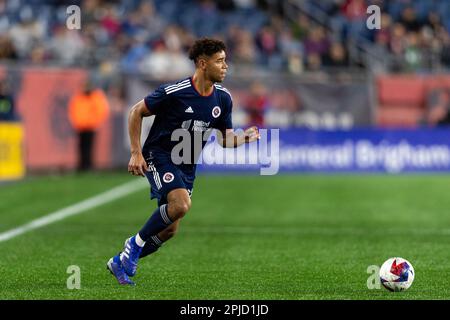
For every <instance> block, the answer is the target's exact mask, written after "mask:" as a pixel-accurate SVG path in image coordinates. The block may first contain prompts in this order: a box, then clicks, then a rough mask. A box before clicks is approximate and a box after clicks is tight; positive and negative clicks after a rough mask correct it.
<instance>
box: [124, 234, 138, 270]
mask: <svg viewBox="0 0 450 320" xmlns="http://www.w3.org/2000/svg"><path fill="white" fill-rule="evenodd" d="M141 251H142V248H141V247H139V246H138V245H137V244H136V240H135V237H132V238H128V239H127V240H125V245H124V248H123V252H122V253H121V254H120V261H121V262H122V266H123V268H124V270H125V272H126V273H127V275H128V276H130V277H133V276H134V275H135V274H136V269H137V263H138V260H139V255H140V254H141Z"/></svg>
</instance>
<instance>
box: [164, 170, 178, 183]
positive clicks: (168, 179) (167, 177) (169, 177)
mask: <svg viewBox="0 0 450 320" xmlns="http://www.w3.org/2000/svg"><path fill="white" fill-rule="evenodd" d="M173 179H175V176H174V175H173V173H172V172H166V173H165V174H164V176H163V181H164V182H165V183H170V182H172V181H173Z"/></svg>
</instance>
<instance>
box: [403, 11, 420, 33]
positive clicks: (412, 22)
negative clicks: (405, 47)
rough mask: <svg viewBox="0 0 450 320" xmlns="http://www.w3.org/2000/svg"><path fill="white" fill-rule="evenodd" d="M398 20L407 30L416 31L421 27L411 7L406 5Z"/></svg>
mask: <svg viewBox="0 0 450 320" xmlns="http://www.w3.org/2000/svg"><path fill="white" fill-rule="evenodd" d="M399 22H400V23H401V24H402V25H403V26H404V27H405V29H406V31H407V32H418V31H419V30H420V29H421V27H422V24H421V23H420V21H419V20H418V18H417V15H416V11H415V10H414V8H413V7H406V8H405V9H404V10H403V12H402V15H401V18H400V20H399Z"/></svg>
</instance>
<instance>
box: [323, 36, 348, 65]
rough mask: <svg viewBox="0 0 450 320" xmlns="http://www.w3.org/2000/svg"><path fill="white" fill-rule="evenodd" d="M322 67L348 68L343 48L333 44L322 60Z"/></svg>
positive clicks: (338, 44) (340, 45) (337, 43)
mask: <svg viewBox="0 0 450 320" xmlns="http://www.w3.org/2000/svg"><path fill="white" fill-rule="evenodd" d="M323 65H324V66H326V67H348V66H349V61H348V56H347V52H346V50H345V48H344V46H343V45H342V44H341V43H339V42H335V43H333V44H332V45H331V48H330V50H329V51H328V53H327V54H326V55H325V57H324V59H323Z"/></svg>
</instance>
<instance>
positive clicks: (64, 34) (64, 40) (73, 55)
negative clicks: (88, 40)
mask: <svg viewBox="0 0 450 320" xmlns="http://www.w3.org/2000/svg"><path fill="white" fill-rule="evenodd" d="M48 49H49V52H50V54H51V55H52V57H53V58H55V59H57V60H58V61H60V62H61V63H63V64H66V65H73V64H75V63H76V62H77V61H78V59H79V58H80V57H81V56H82V55H83V50H84V42H83V40H82V39H81V37H80V34H79V33H78V32H72V31H71V30H68V29H67V28H66V27H65V26H58V27H56V29H55V34H54V36H53V38H52V39H51V40H50V43H49V46H48Z"/></svg>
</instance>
